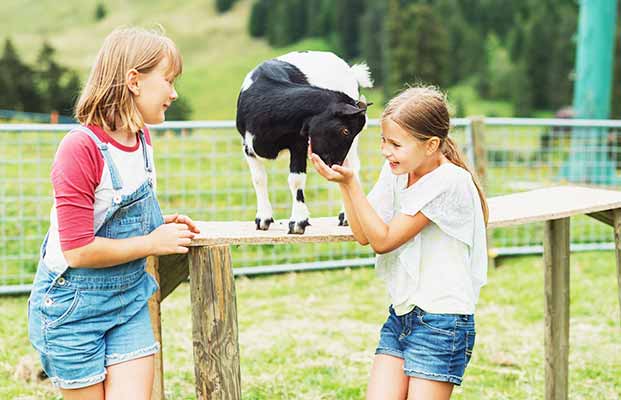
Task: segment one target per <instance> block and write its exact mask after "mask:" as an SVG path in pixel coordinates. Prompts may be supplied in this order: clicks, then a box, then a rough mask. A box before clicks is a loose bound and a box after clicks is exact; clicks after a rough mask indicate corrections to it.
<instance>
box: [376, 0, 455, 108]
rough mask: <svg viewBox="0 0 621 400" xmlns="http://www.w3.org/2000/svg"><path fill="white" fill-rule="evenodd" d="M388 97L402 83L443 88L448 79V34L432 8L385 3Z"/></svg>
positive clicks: (402, 84) (401, 85) (422, 4)
mask: <svg viewBox="0 0 621 400" xmlns="http://www.w3.org/2000/svg"><path fill="white" fill-rule="evenodd" d="M387 18H388V19H387V21H386V22H387V35H388V47H389V51H388V64H387V65H388V78H389V80H388V93H387V94H389V96H388V97H392V94H390V92H393V93H394V91H397V90H399V89H401V88H403V86H404V85H406V84H414V83H418V82H423V83H426V84H434V85H439V86H444V85H445V84H446V82H447V77H448V65H449V47H448V32H447V30H446V28H445V27H444V25H443V24H442V21H441V20H440V18H439V17H438V15H437V14H436V12H435V11H434V9H433V7H432V6H431V5H429V4H426V3H420V4H418V3H414V4H410V5H407V6H405V7H401V6H400V5H399V2H398V0H393V1H390V2H389V5H388V14H387Z"/></svg>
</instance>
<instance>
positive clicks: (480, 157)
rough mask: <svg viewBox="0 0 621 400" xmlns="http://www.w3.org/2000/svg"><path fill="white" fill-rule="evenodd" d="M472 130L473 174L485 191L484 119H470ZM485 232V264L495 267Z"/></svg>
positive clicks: (494, 258)
mask: <svg viewBox="0 0 621 400" xmlns="http://www.w3.org/2000/svg"><path fill="white" fill-rule="evenodd" d="M469 119H470V129H471V130H472V147H473V148H474V150H473V154H474V165H473V166H472V168H474V172H475V174H476V179H477V180H478V182H479V184H480V185H481V186H482V187H483V190H486V189H487V148H486V147H485V117H470V118H469ZM490 232H491V231H490V230H488V231H487V233H486V237H487V262H488V264H489V266H490V267H492V268H494V267H495V266H496V252H495V251H494V248H493V247H492V236H491V234H490Z"/></svg>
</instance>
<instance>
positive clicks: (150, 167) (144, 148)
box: [138, 129, 153, 186]
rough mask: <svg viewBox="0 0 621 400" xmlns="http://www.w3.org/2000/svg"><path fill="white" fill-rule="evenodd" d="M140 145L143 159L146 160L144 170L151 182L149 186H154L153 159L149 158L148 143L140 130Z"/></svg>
mask: <svg viewBox="0 0 621 400" xmlns="http://www.w3.org/2000/svg"><path fill="white" fill-rule="evenodd" d="M138 137H139V138H140V144H141V145H142V157H143V158H144V170H145V171H146V173H147V179H148V180H149V185H151V186H153V163H152V162H151V158H150V157H149V151H148V150H147V141H146V140H145V138H144V132H143V131H142V129H141V130H140V135H138Z"/></svg>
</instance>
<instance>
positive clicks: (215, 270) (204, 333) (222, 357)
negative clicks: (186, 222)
mask: <svg viewBox="0 0 621 400" xmlns="http://www.w3.org/2000/svg"><path fill="white" fill-rule="evenodd" d="M189 264H190V296H191V301H192V338H193V344H194V372H195V375H196V395H197V398H198V399H199V400H239V399H241V379H240V375H241V374H240V368H239V341H238V330H237V306H236V299H235V281H234V279H233V269H232V266H231V251H230V248H229V246H205V247H203V246H201V247H192V248H191V249H190V254H189Z"/></svg>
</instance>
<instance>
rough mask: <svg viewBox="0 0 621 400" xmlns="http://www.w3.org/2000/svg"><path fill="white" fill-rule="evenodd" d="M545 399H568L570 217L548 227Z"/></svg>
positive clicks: (551, 223) (546, 254) (545, 278)
mask: <svg viewBox="0 0 621 400" xmlns="http://www.w3.org/2000/svg"><path fill="white" fill-rule="evenodd" d="M543 246H544V251H543V255H544V263H545V277H544V282H545V283H544V286H545V287H544V295H545V336H544V345H545V382H546V383H545V398H546V399H547V400H566V399H567V375H568V362H569V218H563V219H557V220H552V221H547V222H546V223H545V230H544V242H543Z"/></svg>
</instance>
